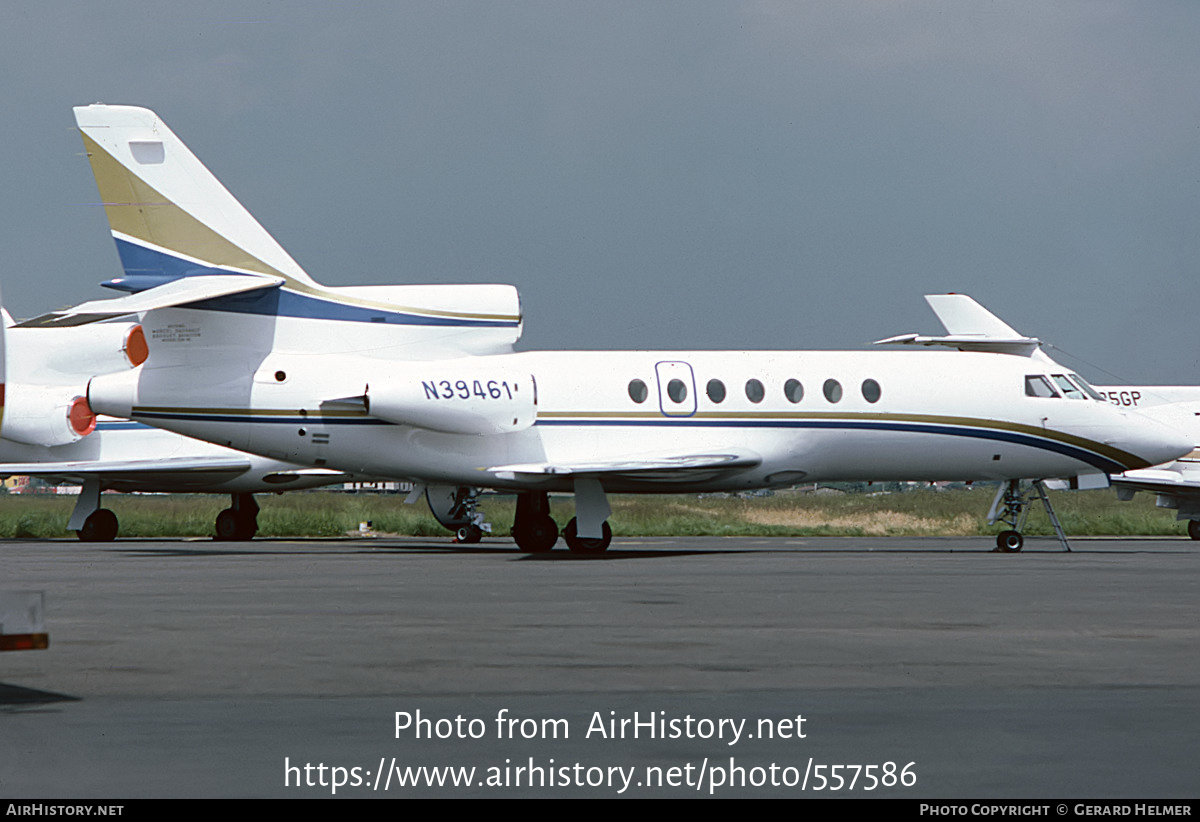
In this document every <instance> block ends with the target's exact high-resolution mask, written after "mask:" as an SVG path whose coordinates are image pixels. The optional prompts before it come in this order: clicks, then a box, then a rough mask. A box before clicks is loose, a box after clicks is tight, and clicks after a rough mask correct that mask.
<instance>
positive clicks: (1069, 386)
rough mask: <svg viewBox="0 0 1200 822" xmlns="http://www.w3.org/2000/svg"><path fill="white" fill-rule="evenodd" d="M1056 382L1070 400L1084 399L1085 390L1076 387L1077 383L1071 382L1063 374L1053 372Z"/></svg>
mask: <svg viewBox="0 0 1200 822" xmlns="http://www.w3.org/2000/svg"><path fill="white" fill-rule="evenodd" d="M1051 377H1052V378H1053V379H1054V384H1055V385H1057V386H1058V390H1060V391H1062V392H1063V395H1064V396H1065V397H1066V398H1067V399H1069V400H1082V399H1083V398H1084V396H1083V392H1082V391H1080V390H1079V388H1077V387H1076V385H1075V383H1073V382H1071V381H1070V380H1068V379H1067V378H1066V376H1065V375H1063V374H1052V375H1051Z"/></svg>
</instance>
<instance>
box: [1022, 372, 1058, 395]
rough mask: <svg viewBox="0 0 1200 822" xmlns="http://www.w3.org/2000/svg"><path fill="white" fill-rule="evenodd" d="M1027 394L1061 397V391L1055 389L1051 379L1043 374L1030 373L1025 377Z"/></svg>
mask: <svg viewBox="0 0 1200 822" xmlns="http://www.w3.org/2000/svg"><path fill="white" fill-rule="evenodd" d="M1025 396H1027V397H1045V398H1050V397H1055V398H1060V397H1059V393H1058V392H1057V391H1055V390H1054V387H1053V386H1052V385H1050V380H1048V379H1046V378H1045V377H1043V376H1042V375H1041V374H1029V375H1028V376H1026V377H1025Z"/></svg>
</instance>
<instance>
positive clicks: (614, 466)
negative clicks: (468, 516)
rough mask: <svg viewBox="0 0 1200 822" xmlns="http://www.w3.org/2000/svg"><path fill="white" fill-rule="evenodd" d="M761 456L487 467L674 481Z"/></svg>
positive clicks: (527, 474) (513, 472) (507, 474)
mask: <svg viewBox="0 0 1200 822" xmlns="http://www.w3.org/2000/svg"><path fill="white" fill-rule="evenodd" d="M761 462H762V457H760V456H758V455H757V454H753V453H751V452H748V451H744V452H741V453H733V452H731V453H724V454H654V455H643V456H636V457H627V458H623V459H618V460H581V461H577V462H576V461H565V462H531V463H524V464H520V465H499V466H495V467H493V468H489V469H488V470H489V471H492V472H495V473H496V474H497V475H498V476H499V477H500V478H501V479H516V478H517V477H522V478H526V479H528V478H533V477H550V476H558V477H561V476H573V477H577V478H578V477H594V478H597V479H604V478H605V477H610V478H628V479H636V480H642V481H649V482H653V481H660V482H678V481H680V480H686V479H688V478H689V477H695V478H697V479H698V478H699V475H701V474H704V473H711V472H713V471H727V470H731V469H741V468H753V467H755V466H757V465H759V464H760V463H761Z"/></svg>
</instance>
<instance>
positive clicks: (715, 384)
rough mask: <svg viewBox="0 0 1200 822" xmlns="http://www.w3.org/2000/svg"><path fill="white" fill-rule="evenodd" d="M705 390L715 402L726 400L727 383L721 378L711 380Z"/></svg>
mask: <svg viewBox="0 0 1200 822" xmlns="http://www.w3.org/2000/svg"><path fill="white" fill-rule="evenodd" d="M705 391H706V393H707V394H708V398H709V399H710V400H712V401H713V402H715V403H722V402H725V383H723V382H721V381H720V380H709V381H708V387H707V388H706V389H705Z"/></svg>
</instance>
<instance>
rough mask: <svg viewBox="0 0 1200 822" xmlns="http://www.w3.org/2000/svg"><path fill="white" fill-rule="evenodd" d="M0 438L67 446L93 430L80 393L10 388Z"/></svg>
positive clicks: (93, 420) (57, 388)
mask: <svg viewBox="0 0 1200 822" xmlns="http://www.w3.org/2000/svg"><path fill="white" fill-rule="evenodd" d="M8 389H9V390H8V392H7V393H6V395H5V398H4V417H3V419H2V420H0V437H3V438H4V439H6V440H13V441H14V442H23V443H27V444H29V445H44V446H55V445H69V444H71V443H73V442H78V441H79V440H81V439H83V438H84V437H86V436H87V435H88V434H90V433H92V431H94V430H95V429H96V415H95V414H94V413H92V409H91V408H90V407H89V406H88V402H87V399H86V398H85V397H84V396H82V394H81V392H79V391H77V390H75V389H73V388H70V387H67V386H40V385H38V386H33V385H21V384H17V385H9V386H8Z"/></svg>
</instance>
